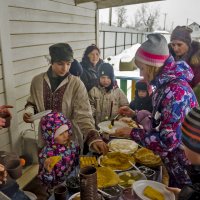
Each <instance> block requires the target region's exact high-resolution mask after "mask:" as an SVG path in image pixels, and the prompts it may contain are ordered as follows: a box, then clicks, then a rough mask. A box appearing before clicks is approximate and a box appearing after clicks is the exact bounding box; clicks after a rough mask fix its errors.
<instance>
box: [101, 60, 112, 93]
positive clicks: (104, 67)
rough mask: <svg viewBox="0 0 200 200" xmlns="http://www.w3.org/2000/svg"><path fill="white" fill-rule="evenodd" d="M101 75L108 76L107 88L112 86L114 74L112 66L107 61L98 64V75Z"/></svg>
mask: <svg viewBox="0 0 200 200" xmlns="http://www.w3.org/2000/svg"><path fill="white" fill-rule="evenodd" d="M101 76H108V77H109V78H110V80H111V85H110V86H109V88H108V89H109V90H110V89H112V88H113V86H114V82H115V75H114V69H113V66H112V65H111V64H109V63H103V64H101V65H100V67H99V70H98V77H99V78H100V77H101Z"/></svg>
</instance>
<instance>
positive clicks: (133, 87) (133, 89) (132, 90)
mask: <svg viewBox="0 0 200 200" xmlns="http://www.w3.org/2000/svg"><path fill="white" fill-rule="evenodd" d="M135 84H136V81H135V80H132V86H131V100H132V99H134V98H135Z"/></svg>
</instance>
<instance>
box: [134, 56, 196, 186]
mask: <svg viewBox="0 0 200 200" xmlns="http://www.w3.org/2000/svg"><path fill="white" fill-rule="evenodd" d="M192 78H193V72H192V69H191V68H190V67H189V65H187V64H186V63H185V62H184V61H179V62H176V63H175V61H174V59H173V57H172V56H170V57H169V58H168V59H167V60H166V62H165V66H164V67H163V69H162V71H161V72H160V73H159V74H158V75H157V77H156V78H155V80H153V81H152V84H153V86H154V87H155V91H154V93H153V100H152V101H153V102H152V103H153V112H152V115H149V114H148V116H147V115H146V116H144V118H145V119H149V120H142V119H140V120H139V121H138V122H139V123H141V121H145V123H149V125H147V124H145V127H148V128H147V129H146V130H144V129H133V130H132V132H131V137H132V138H133V139H134V140H135V141H136V142H138V143H140V144H142V145H143V146H146V147H147V148H149V149H151V150H153V151H154V152H155V153H156V154H159V155H160V156H161V158H162V160H163V162H164V164H165V166H166V168H167V170H168V173H169V175H170V181H171V182H170V185H171V186H176V187H182V186H183V185H184V184H187V183H188V184H190V183H191V181H190V178H189V176H188V175H187V172H186V167H185V166H186V165H187V164H188V161H187V159H186V157H185V154H184V151H183V150H182V148H181V123H182V122H183V120H184V117H185V115H186V114H187V113H188V111H189V110H190V109H191V108H193V107H196V106H198V103H197V100H196V97H195V95H194V92H193V90H192V89H191V87H190V86H189V84H188V82H189V81H191V80H192ZM139 112H143V111H139ZM138 116H141V113H138ZM140 118H141V117H140Z"/></svg>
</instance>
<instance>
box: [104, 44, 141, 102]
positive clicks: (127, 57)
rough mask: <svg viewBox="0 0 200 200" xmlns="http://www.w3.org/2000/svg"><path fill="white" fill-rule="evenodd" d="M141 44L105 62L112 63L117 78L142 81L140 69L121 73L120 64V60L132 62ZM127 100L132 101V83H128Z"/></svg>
mask: <svg viewBox="0 0 200 200" xmlns="http://www.w3.org/2000/svg"><path fill="white" fill-rule="evenodd" d="M140 45H141V44H139V43H137V44H135V45H133V46H132V47H131V48H128V49H125V50H124V51H122V52H121V53H120V54H118V55H116V56H109V57H108V58H106V59H105V60H104V61H105V62H107V63H110V64H111V65H112V66H113V68H114V73H115V76H116V77H119V76H120V77H121V78H122V77H130V79H136V80H138V79H141V78H142V77H141V76H140V71H139V69H136V70H134V71H119V63H120V60H121V61H122V62H130V61H131V60H132V59H133V58H134V57H135V53H136V51H137V49H138V48H139V47H140ZM117 82H118V85H119V86H120V81H119V79H117ZM127 87H128V89H127V98H128V100H129V102H130V101H131V81H130V80H128V81H127Z"/></svg>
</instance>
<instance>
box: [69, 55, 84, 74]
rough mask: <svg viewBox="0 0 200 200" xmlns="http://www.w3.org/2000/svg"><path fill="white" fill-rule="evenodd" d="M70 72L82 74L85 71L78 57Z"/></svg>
mask: <svg viewBox="0 0 200 200" xmlns="http://www.w3.org/2000/svg"><path fill="white" fill-rule="evenodd" d="M69 72H70V73H71V74H72V75H74V76H81V75H82V73H83V68H82V65H81V64H80V63H79V62H78V61H77V60H76V59H74V61H73V62H72V64H71V67H70V69H69Z"/></svg>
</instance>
